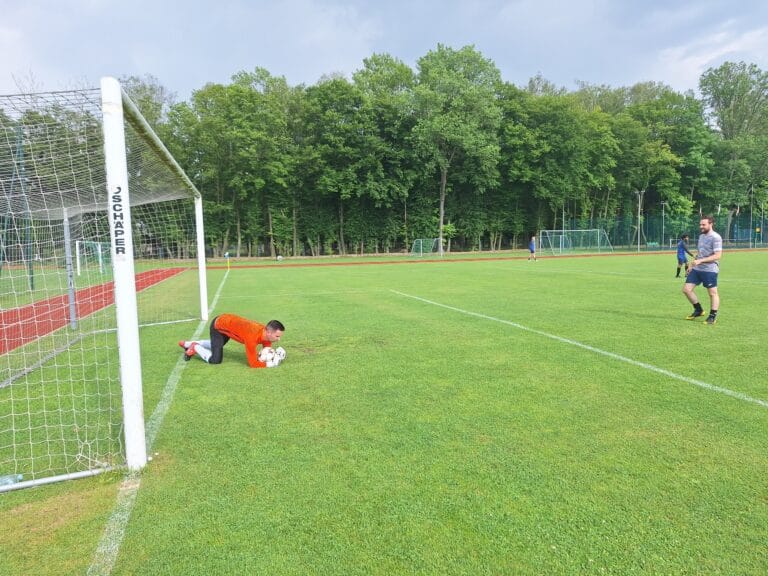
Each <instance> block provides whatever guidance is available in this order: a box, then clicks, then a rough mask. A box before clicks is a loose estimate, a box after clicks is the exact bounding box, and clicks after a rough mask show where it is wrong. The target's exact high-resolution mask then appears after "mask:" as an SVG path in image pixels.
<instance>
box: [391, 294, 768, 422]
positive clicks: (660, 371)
mask: <svg viewBox="0 0 768 576" xmlns="http://www.w3.org/2000/svg"><path fill="white" fill-rule="evenodd" d="M390 292H392V293H394V294H397V295H399V296H404V297H405V298H411V299H413V300H418V301H419V302H424V303H425V304H431V305H432V306H439V307H440V308H445V309H447V310H453V311H454V312H458V313H460V314H465V315H467V316H474V317H475V318H482V319H483V320H490V321H492V322H499V323H501V324H506V325H507V326H512V327H514V328H517V329H519V330H523V331H525V332H531V333H532V334H537V335H539V336H544V337H545V338H550V339H551V340H557V341H558V342H562V343H563V344H569V345H570V346H576V347H577V348H582V349H583V350H588V351H590V352H594V353H595V354H600V355H601V356H607V357H608V358H612V359H614V360H618V361H620V362H624V363H626V364H631V365H632V366H637V367H638V368H643V369H645V370H650V371H651V372H656V373H657V374H662V375H664V376H668V377H669V378H674V379H675V380H680V381H681V382H686V383H688V384H693V385H694V386H698V387H700V388H704V389H706V390H711V391H712V392H718V393H720V394H725V395H726V396H731V397H732V398H736V399H738V400H743V401H744V402H751V403H753V404H757V405H758V406H762V407H763V408H768V401H765V400H760V399H759V398H752V397H751V396H747V395H746V394H742V393H741V392H736V391H735V390H729V389H728V388H722V387H720V386H715V385H714V384H708V383H707V382H702V381H701V380H695V379H694V378H688V377H687V376H683V375H681V374H676V373H675V372H671V371H669V370H665V369H664V368H659V367H657V366H654V365H652V364H646V363H645V362H640V361H639V360H633V359H632V358H627V357H626V356H622V355H620V354H615V353H613V352H608V351H606V350H601V349H600V348H595V347H594V346H590V345H588V344H582V343H581V342H577V341H576V340H571V339H570V338H563V337H562V336H557V335H555V334H550V333H549V332H544V331H542V330H536V329H535V328H528V327H527V326H523V325H522V324H518V323H517V322H511V321H510V320H503V319H501V318H495V317H493V316H488V315H486V314H480V313H479V312H471V311H469V310H464V309H462V308H456V307H455V306H449V305H448V304H441V303H440V302H435V301H433V300H427V299H426V298H421V297H419V296H414V295H412V294H406V293H405V292H399V291H398V290H391V289H390Z"/></svg>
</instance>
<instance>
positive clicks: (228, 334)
mask: <svg viewBox="0 0 768 576" xmlns="http://www.w3.org/2000/svg"><path fill="white" fill-rule="evenodd" d="M284 331H285V326H283V324H282V323H281V322H279V321H278V320H270V321H269V322H267V324H266V325H265V324H259V323H258V322H254V321H253V320H248V319H247V318H243V317H242V316H237V315H236V314H220V315H219V316H216V317H215V318H214V319H213V320H211V328H210V335H211V336H210V337H211V339H210V340H181V341H179V346H181V347H182V348H184V360H190V359H191V358H192V357H193V356H195V355H197V356H200V358H202V359H203V360H204V361H205V362H208V364H221V361H222V359H223V358H224V345H225V344H226V343H227V342H229V340H230V338H231V339H232V340H234V341H236V342H240V344H242V345H243V346H245V355H246V358H247V359H248V365H249V366H250V367H251V368H274V367H276V366H279V365H280V363H281V362H282V361H283V360H284V359H285V350H284V349H283V348H281V347H278V348H274V349H273V348H272V344H273V343H275V342H279V341H280V338H281V337H282V335H283V332H284ZM259 346H261V350H259V349H258V348H259Z"/></svg>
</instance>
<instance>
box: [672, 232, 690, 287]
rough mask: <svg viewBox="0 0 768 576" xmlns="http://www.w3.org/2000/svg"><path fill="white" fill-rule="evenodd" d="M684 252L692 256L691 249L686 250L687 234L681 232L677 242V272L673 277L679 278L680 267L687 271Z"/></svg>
mask: <svg viewBox="0 0 768 576" xmlns="http://www.w3.org/2000/svg"><path fill="white" fill-rule="evenodd" d="M686 254H688V256H691V257H693V254H691V251H690V250H688V234H683V235H682V236H680V241H679V242H678V243H677V274H676V275H675V278H680V270H681V269H682V268H685V269H686V270H685V272H686V274H687V273H688V258H687V257H686Z"/></svg>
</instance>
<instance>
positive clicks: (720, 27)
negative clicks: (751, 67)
mask: <svg viewBox="0 0 768 576" xmlns="http://www.w3.org/2000/svg"><path fill="white" fill-rule="evenodd" d="M439 43H440V44H445V45H448V46H451V47H453V48H457V49H458V48H461V47H462V46H465V45H467V44H471V45H474V46H475V48H476V49H477V50H479V51H480V52H481V53H482V54H483V55H484V56H485V57H486V58H490V59H491V60H493V61H494V62H495V63H496V65H497V66H498V68H499V70H500V71H501V75H502V78H503V79H504V80H506V81H508V82H511V83H514V84H517V85H519V86H523V85H525V84H526V83H527V82H528V79H529V78H531V77H533V76H535V75H536V74H538V73H541V75H542V76H543V77H544V78H546V79H547V80H549V81H551V82H553V83H554V84H556V85H558V86H564V87H566V88H568V89H569V90H570V89H574V88H575V87H576V84H575V83H576V81H577V80H581V81H585V82H588V83H590V84H606V85H609V86H612V87H619V86H630V85H632V84H634V83H636V82H641V81H648V80H652V81H657V82H663V83H666V84H668V85H670V86H672V87H673V88H674V89H676V90H679V91H684V90H689V89H691V90H694V91H695V90H697V87H698V79H699V76H700V75H701V73H702V72H703V71H705V70H706V69H707V68H709V67H716V66H718V65H720V64H721V63H722V62H724V61H726V60H730V61H740V60H743V61H745V62H748V63H754V64H757V65H758V66H759V67H760V68H761V69H762V70H768V1H766V0H730V1H725V0H695V1H687V0H686V1H676V0H666V1H662V0H645V1H641V0H635V1H629V0H624V1H619V0H616V1H609V0H570V1H568V0H465V1H454V0H427V1H424V2H419V1H418V0H371V1H362V0H347V1H344V0H288V1H285V2H282V1H279V0H273V1H264V0H250V1H248V0H212V1H209V2H204V1H201V0H184V1H182V0H133V1H132V2H127V1H125V0H122V1H120V2H117V1H115V0H59V1H48V0H0V94H9V93H15V92H19V91H23V90H26V89H29V88H33V89H36V90H62V89H69V88H80V87H86V86H87V87H91V86H97V85H98V81H99V78H100V77H101V76H105V75H109V76H116V77H120V76H123V75H135V76H144V75H147V74H150V75H152V76H154V77H155V78H157V80H158V81H159V82H160V84H162V85H163V86H165V87H166V88H167V89H169V90H170V91H171V92H173V93H175V94H176V100H177V101H181V100H187V99H188V98H189V96H190V94H191V92H192V91H193V90H196V89H198V88H202V87H203V86H204V85H205V84H206V83H208V82H220V83H227V82H229V80H230V78H231V76H232V75H233V74H234V73H236V72H238V71H241V70H246V71H250V70H253V69H254V68H255V67H262V68H266V69H267V70H268V71H269V72H270V73H271V74H272V75H274V76H284V77H285V78H286V79H287V80H288V82H289V83H290V84H292V85H296V84H302V83H303V84H307V85H310V84H314V83H316V82H317V81H318V79H319V78H320V77H321V76H322V75H323V74H329V73H337V72H340V73H343V74H344V75H346V76H347V77H350V76H351V73H352V72H354V71H355V70H357V69H359V68H361V67H362V62H363V59H364V58H366V57H368V56H370V55H372V54H374V53H388V54H391V55H392V56H394V57H396V58H399V59H400V60H402V61H403V62H405V63H406V64H408V65H409V66H411V67H413V68H414V70H415V69H416V62H417V60H418V59H419V58H420V57H421V56H423V55H425V54H426V53H427V52H429V51H430V50H432V49H434V48H435V47H436V46H437V45H438V44H439Z"/></svg>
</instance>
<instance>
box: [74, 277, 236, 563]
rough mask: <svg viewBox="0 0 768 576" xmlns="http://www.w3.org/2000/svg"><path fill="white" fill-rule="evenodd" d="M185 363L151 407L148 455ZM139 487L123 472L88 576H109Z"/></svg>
mask: <svg viewBox="0 0 768 576" xmlns="http://www.w3.org/2000/svg"><path fill="white" fill-rule="evenodd" d="M228 275H229V270H227V272H226V273H225V274H224V278H222V280H221V284H219V288H218V290H217V291H216V295H215V296H214V297H213V301H212V302H211V306H210V308H209V310H208V311H209V312H211V311H212V310H214V309H215V308H216V303H217V302H218V301H219V296H220V295H221V290H222V289H223V288H224V283H225V282H226V280H227V276H228ZM206 323H207V322H205V321H204V322H200V324H198V326H197V329H196V330H195V333H194V334H193V335H192V340H197V339H198V337H199V336H200V334H202V333H203V329H204V328H205V325H206ZM186 364H187V363H186V362H184V359H183V358H179V360H178V362H176V366H174V368H173V371H172V372H171V375H170V376H168V381H167V382H166V383H165V388H163V395H162V396H161V398H160V401H159V402H158V403H157V406H155V410H154V411H153V412H152V416H150V417H149V421H148V422H147V452H149V453H151V452H152V446H153V445H154V443H155V438H156V437H157V433H158V431H159V430H160V426H161V425H162V423H163V419H164V418H165V414H166V413H167V412H168V409H169V408H170V406H171V402H172V401H173V396H174V394H175V393H176V386H177V385H178V383H179V380H180V379H181V373H182V370H183V369H184V367H185V366H186ZM140 486H141V472H127V473H126V474H125V476H124V477H123V481H122V482H121V483H120V488H119V489H118V493H117V502H115V507H114V508H113V509H112V514H111V515H110V517H109V519H108V520H107V524H106V526H105V527H104V533H103V534H102V536H101V540H99V544H98V546H97V547H96V552H94V554H93V559H92V560H91V565H90V566H89V567H88V572H87V574H88V576H109V574H111V573H112V569H113V568H114V567H115V561H116V560H117V554H118V552H120V545H121V544H122V542H123V537H124V536H125V527H126V526H127V525H128V520H130V518H131V512H132V511H133V505H134V503H135V502H136V495H137V494H138V492H139V487H140Z"/></svg>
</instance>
